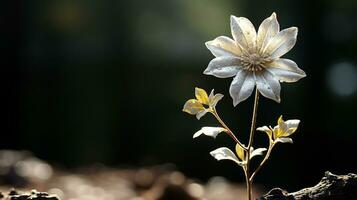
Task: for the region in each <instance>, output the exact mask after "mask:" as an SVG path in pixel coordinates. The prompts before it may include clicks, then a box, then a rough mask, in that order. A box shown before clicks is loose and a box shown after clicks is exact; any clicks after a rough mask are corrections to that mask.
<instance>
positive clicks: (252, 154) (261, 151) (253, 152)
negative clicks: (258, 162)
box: [250, 147, 267, 159]
mask: <svg viewBox="0 0 357 200" xmlns="http://www.w3.org/2000/svg"><path fill="white" fill-rule="evenodd" d="M266 150H267V149H266V148H258V149H255V150H254V149H253V147H252V148H251V149H250V159H252V158H253V157H255V156H261V155H263V154H264V152H265V151H266Z"/></svg>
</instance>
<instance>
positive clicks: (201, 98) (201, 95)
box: [195, 87, 208, 105]
mask: <svg viewBox="0 0 357 200" xmlns="http://www.w3.org/2000/svg"><path fill="white" fill-rule="evenodd" d="M195 96H196V99H197V100H198V102H200V103H202V104H206V105H208V95H207V92H206V91H205V90H204V89H201V88H198V87H196V88H195Z"/></svg>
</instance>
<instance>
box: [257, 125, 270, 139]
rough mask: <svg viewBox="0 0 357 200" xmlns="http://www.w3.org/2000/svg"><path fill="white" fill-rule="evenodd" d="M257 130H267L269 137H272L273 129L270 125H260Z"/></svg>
mask: <svg viewBox="0 0 357 200" xmlns="http://www.w3.org/2000/svg"><path fill="white" fill-rule="evenodd" d="M257 131H261V132H265V133H266V134H267V135H268V137H269V138H270V139H272V135H273V131H272V130H271V129H270V128H269V127H267V126H262V127H258V128H257Z"/></svg>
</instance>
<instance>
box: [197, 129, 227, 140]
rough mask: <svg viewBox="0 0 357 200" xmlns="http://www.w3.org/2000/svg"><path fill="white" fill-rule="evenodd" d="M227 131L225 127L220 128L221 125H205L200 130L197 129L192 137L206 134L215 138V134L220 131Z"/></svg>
mask: <svg viewBox="0 0 357 200" xmlns="http://www.w3.org/2000/svg"><path fill="white" fill-rule="evenodd" d="M225 131H227V130H226V129H225V128H222V127H208V126H205V127H202V128H201V130H199V131H197V132H196V133H195V134H194V135H193V138H196V137H198V136H200V135H202V134H204V135H207V136H210V137H213V138H216V137H217V135H218V134H219V133H221V132H225Z"/></svg>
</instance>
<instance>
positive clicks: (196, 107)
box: [182, 99, 205, 115]
mask: <svg viewBox="0 0 357 200" xmlns="http://www.w3.org/2000/svg"><path fill="white" fill-rule="evenodd" d="M204 109H205V108H204V107H203V105H202V104H201V103H200V102H198V101H197V99H190V100H188V101H186V103H185V105H184V106H183V109H182V111H184V112H187V113H188V114H191V115H196V114H197V113H198V112H199V111H202V110H204Z"/></svg>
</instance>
